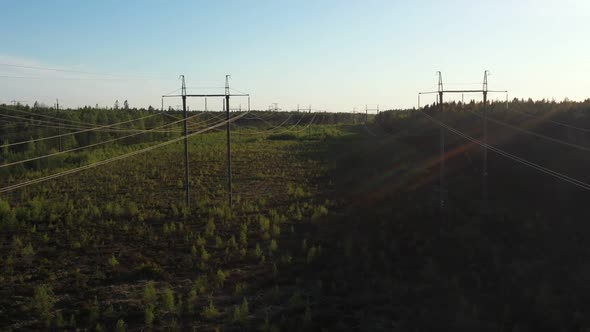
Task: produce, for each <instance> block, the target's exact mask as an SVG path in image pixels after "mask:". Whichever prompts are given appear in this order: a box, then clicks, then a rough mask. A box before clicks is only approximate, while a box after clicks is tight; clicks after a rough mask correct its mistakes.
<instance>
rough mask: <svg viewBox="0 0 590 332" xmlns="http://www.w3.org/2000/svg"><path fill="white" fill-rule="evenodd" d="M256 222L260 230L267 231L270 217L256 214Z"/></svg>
mask: <svg viewBox="0 0 590 332" xmlns="http://www.w3.org/2000/svg"><path fill="white" fill-rule="evenodd" d="M258 224H259V225H260V231H262V232H263V233H267V232H268V231H269V229H270V219H268V218H267V217H265V216H263V215H259V216H258Z"/></svg>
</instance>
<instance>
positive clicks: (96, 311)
mask: <svg viewBox="0 0 590 332" xmlns="http://www.w3.org/2000/svg"><path fill="white" fill-rule="evenodd" d="M99 318H100V305H99V303H98V298H97V297H96V296H95V297H94V302H92V304H91V305H90V308H89V314H88V320H89V321H90V323H91V324H94V323H96V322H97V321H98V319H99Z"/></svg>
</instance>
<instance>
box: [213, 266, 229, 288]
mask: <svg viewBox="0 0 590 332" xmlns="http://www.w3.org/2000/svg"><path fill="white" fill-rule="evenodd" d="M215 277H216V281H217V285H218V286H219V287H223V284H224V283H225V279H226V278H227V275H226V274H225V272H223V270H217V274H216V275H215Z"/></svg>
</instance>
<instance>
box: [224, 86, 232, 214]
mask: <svg viewBox="0 0 590 332" xmlns="http://www.w3.org/2000/svg"><path fill="white" fill-rule="evenodd" d="M229 79H230V75H225V114H226V117H225V118H226V121H227V123H226V130H227V191H228V194H229V196H228V200H229V201H228V202H229V208H230V209H231V208H232V206H233V198H232V178H231V129H230V123H229V94H230V93H229Z"/></svg>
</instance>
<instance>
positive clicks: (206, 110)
mask: <svg viewBox="0 0 590 332" xmlns="http://www.w3.org/2000/svg"><path fill="white" fill-rule="evenodd" d="M205 112H207V97H205Z"/></svg>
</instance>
